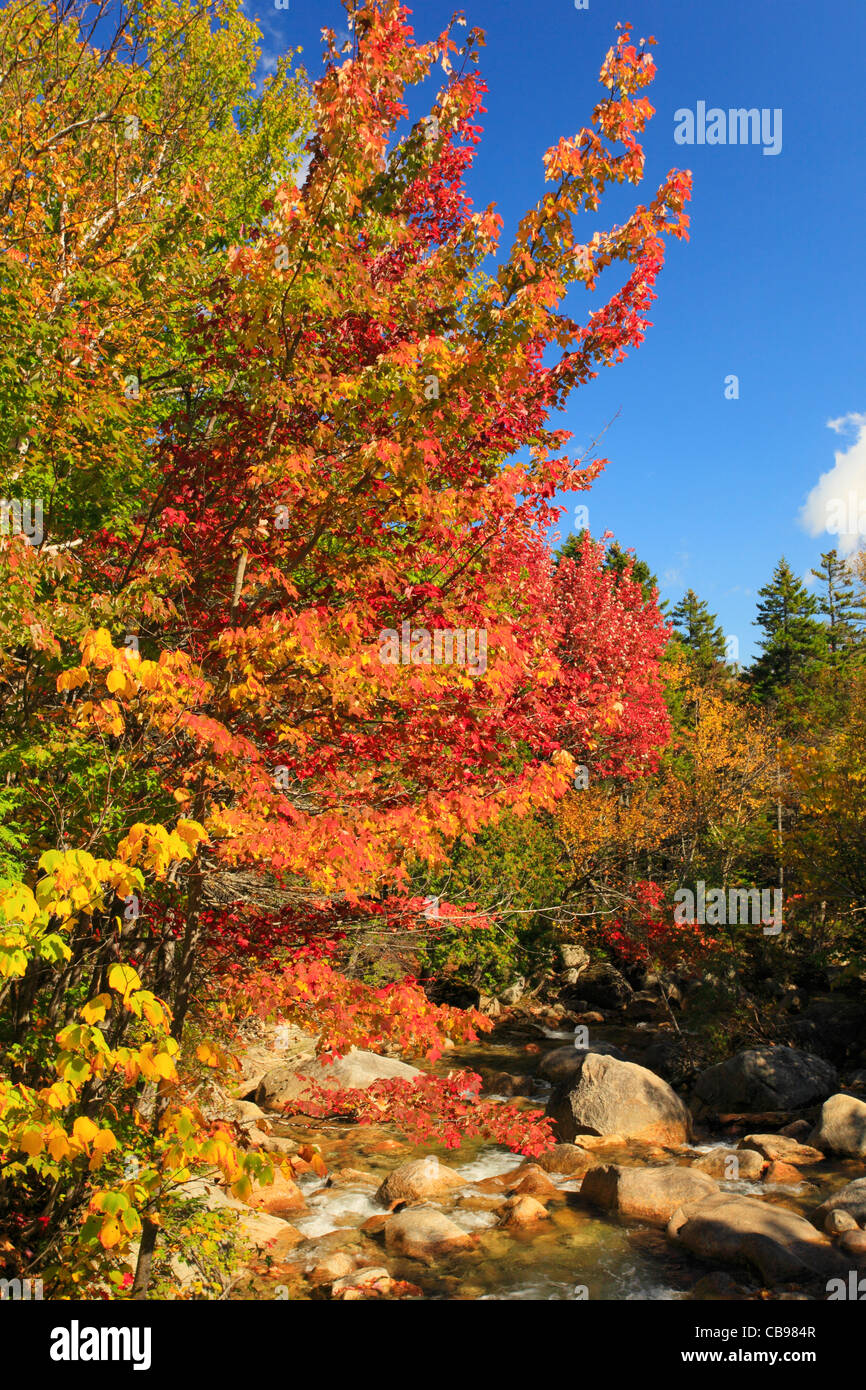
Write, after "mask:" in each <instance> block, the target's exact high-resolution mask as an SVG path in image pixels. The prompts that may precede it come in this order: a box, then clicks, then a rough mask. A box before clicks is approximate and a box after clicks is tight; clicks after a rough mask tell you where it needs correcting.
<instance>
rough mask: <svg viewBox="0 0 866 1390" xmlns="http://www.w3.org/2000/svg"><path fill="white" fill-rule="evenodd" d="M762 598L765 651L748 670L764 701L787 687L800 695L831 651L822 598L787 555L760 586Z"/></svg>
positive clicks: (759, 592) (759, 619) (763, 647)
mask: <svg viewBox="0 0 866 1390" xmlns="http://www.w3.org/2000/svg"><path fill="white" fill-rule="evenodd" d="M758 598H759V599H760V600H761V602H760V603H759V604H758V626H759V627H761V628H763V630H764V637H763V641H762V642H761V655H760V656H759V657H758V660H757V661H756V662H755V664H754V666H753V667H752V669H751V671H750V672H749V682H750V684H751V686H752V690H753V691H754V693H755V695H756V696H757V698H758V699H759V700H761V701H769V700H773V699H776V698H777V697H778V696H779V695H780V694H781V693H782V692H783V691H786V690H787V691H790V692H791V694H793V695H795V696H796V695H797V693H798V692H799V690H800V689H801V688H802V684H803V681H804V678H805V677H806V676H807V674H811V672H812V671H814V670H815V668H816V665H817V664H818V663H820V662H821V660H822V659H823V658H825V656H826V652H827V634H826V630H825V626H824V624H823V623H822V622H821V620H820V618H819V617H818V616H817V614H818V600H817V599H816V598H815V597H814V595H813V594H810V593H809V591H808V589H807V588H806V586H805V584H804V583H803V582H802V580H800V579H798V578H797V576H796V575H795V574H794V572H793V571H792V569H791V567H790V565H789V564H788V562H787V560H786V559H785V558H784V556H783V557H782V559H781V560H780V561H779V563H778V565H777V566H776V569H775V571H774V573H773V578H772V579H771V581H770V583H769V584H766V585H765V586H764V588H763V589H759V590H758Z"/></svg>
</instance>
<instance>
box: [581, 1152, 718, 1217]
mask: <svg viewBox="0 0 866 1390" xmlns="http://www.w3.org/2000/svg"><path fill="white" fill-rule="evenodd" d="M718 1190H719V1185H718V1183H717V1182H715V1181H714V1180H713V1179H712V1178H710V1177H708V1176H707V1175H706V1174H705V1173H697V1172H695V1170H694V1168H684V1167H682V1166H681V1165H680V1164H677V1163H669V1164H665V1165H664V1166H663V1167H660V1168H627V1167H623V1166H622V1165H621V1164H619V1163H610V1164H604V1165H601V1166H600V1167H598V1168H592V1169H591V1170H590V1171H589V1172H588V1173H587V1175H586V1177H585V1178H584V1180H583V1183H582V1184H581V1188H580V1195H581V1198H582V1199H583V1200H584V1201H586V1202H589V1204H590V1205H591V1206H594V1207H601V1208H602V1209H603V1210H604V1211H615V1212H617V1214H618V1215H619V1216H624V1217H632V1218H633V1219H634V1220H636V1221H646V1222H648V1223H649V1224H650V1225H652V1226H666V1225H667V1224H668V1222H669V1221H670V1219H671V1217H672V1216H673V1214H674V1212H675V1211H677V1210H678V1209H679V1208H680V1207H682V1206H685V1205H687V1204H689V1203H697V1202H701V1201H703V1199H704V1198H705V1197H709V1196H711V1195H712V1194H713V1193H716V1192H718Z"/></svg>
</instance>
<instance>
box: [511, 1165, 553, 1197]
mask: <svg viewBox="0 0 866 1390" xmlns="http://www.w3.org/2000/svg"><path fill="white" fill-rule="evenodd" d="M508 1191H509V1192H513V1193H514V1194H515V1195H516V1196H518V1197H520V1196H528V1197H535V1198H537V1200H538V1201H539V1202H550V1201H553V1200H555V1199H556V1198H559V1197H561V1196H562V1193H561V1192H560V1190H559V1188H558V1187H557V1186H556V1183H555V1182H551V1181H550V1178H549V1177H548V1176H547V1174H546V1173H545V1171H544V1169H543V1168H540V1167H539V1166H538V1164H537V1163H525V1164H524V1165H523V1166H522V1167H521V1168H518V1170H517V1172H516V1173H514V1174H513V1175H512V1176H511V1179H510V1181H509V1183H508Z"/></svg>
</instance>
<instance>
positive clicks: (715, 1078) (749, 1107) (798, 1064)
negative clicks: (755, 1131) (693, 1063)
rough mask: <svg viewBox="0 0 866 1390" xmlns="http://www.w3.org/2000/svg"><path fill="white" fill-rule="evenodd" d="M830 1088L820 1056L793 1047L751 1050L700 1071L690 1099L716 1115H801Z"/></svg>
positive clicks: (829, 1070)
mask: <svg viewBox="0 0 866 1390" xmlns="http://www.w3.org/2000/svg"><path fill="white" fill-rule="evenodd" d="M835 1086H836V1072H835V1069H834V1068H833V1067H831V1066H830V1063H829V1062H825V1061H824V1059H823V1058H822V1057H815V1056H814V1055H813V1054H812V1053H809V1052H799V1051H798V1050H797V1049H796V1048H793V1047H754V1048H749V1049H748V1050H747V1051H745V1052H738V1053H736V1054H735V1055H734V1056H733V1057H729V1058H728V1059H727V1061H725V1062H719V1063H718V1065H717V1066H714V1067H709V1068H708V1069H707V1070H706V1071H703V1072H701V1074H700V1076H699V1077H698V1079H697V1081H696V1083H695V1089H694V1098H695V1100H696V1101H698V1102H699V1103H700V1105H701V1107H702V1108H703V1109H704V1110H705V1111H713V1112H715V1113H716V1114H722V1113H728V1112H732V1111H735V1112H753V1111H770V1112H772V1111H779V1110H800V1109H803V1108H805V1107H806V1106H807V1105H813V1104H814V1103H815V1102H816V1101H818V1100H822V1099H824V1097H825V1096H827V1095H829V1093H830V1092H831V1091H832V1090H833V1089H834V1088H835Z"/></svg>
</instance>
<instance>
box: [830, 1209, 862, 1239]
mask: <svg viewBox="0 0 866 1390" xmlns="http://www.w3.org/2000/svg"><path fill="white" fill-rule="evenodd" d="M859 1229H860V1228H859V1227H858V1225H857V1222H856V1221H855V1220H854V1218H853V1216H852V1215H851V1213H850V1212H847V1211H842V1209H841V1208H839V1209H837V1210H834V1211H828V1212H827V1215H826V1217H825V1218H824V1230H825V1231H826V1233H827V1235H828V1236H841V1235H842V1233H843V1232H844V1231H857V1230H859Z"/></svg>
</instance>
